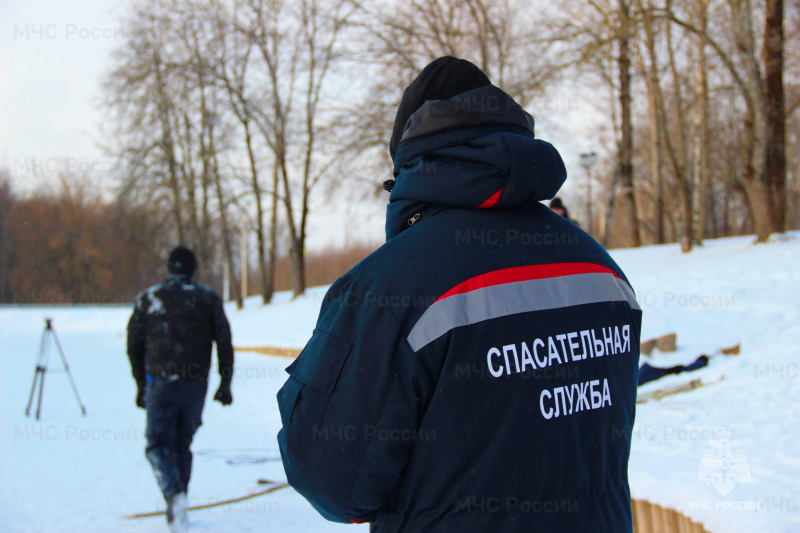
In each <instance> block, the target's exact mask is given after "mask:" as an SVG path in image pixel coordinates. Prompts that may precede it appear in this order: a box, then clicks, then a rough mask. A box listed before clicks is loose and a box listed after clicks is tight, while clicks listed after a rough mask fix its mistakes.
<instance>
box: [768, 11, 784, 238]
mask: <svg viewBox="0 0 800 533" xmlns="http://www.w3.org/2000/svg"><path fill="white" fill-rule="evenodd" d="M766 15H767V16H766V23H765V28H764V86H765V87H764V88H765V93H766V100H767V101H766V105H767V128H766V131H765V138H764V145H765V153H764V158H765V161H764V173H765V181H766V182H767V183H768V184H769V192H770V195H771V202H770V204H771V205H770V208H771V209H770V211H771V214H772V225H773V226H774V228H775V230H776V231H781V232H782V231H784V230H785V229H786V118H785V117H786V114H785V97H784V88H783V68H784V67H783V47H784V45H783V41H784V36H783V0H767V14H766Z"/></svg>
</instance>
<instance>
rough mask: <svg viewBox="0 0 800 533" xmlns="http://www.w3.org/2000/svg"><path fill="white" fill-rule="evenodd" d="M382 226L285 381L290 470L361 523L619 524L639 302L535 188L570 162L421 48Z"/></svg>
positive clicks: (496, 96)
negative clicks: (381, 236) (379, 240)
mask: <svg viewBox="0 0 800 533" xmlns="http://www.w3.org/2000/svg"><path fill="white" fill-rule="evenodd" d="M390 153H391V156H392V159H393V160H394V178H395V179H394V180H388V182H387V183H385V184H384V187H385V188H386V189H390V190H391V196H390V197H389V205H388V207H387V213H386V238H387V240H386V243H385V244H384V245H383V246H381V247H380V248H379V249H378V250H376V251H375V252H373V253H372V254H371V255H369V256H368V257H367V258H365V259H364V260H363V261H361V263H359V264H358V265H357V266H355V267H354V268H353V269H352V270H350V271H349V272H348V273H346V274H345V275H344V276H342V277H341V278H339V279H338V280H337V281H336V282H335V283H334V284H333V286H332V287H331V288H330V290H329V291H328V293H327V295H326V296H325V299H324V301H323V304H322V309H321V311H320V315H319V319H318V321H317V325H316V328H315V329H314V332H313V335H312V336H311V339H310V340H309V341H308V344H306V346H305V348H304V350H303V352H302V353H301V354H300V356H299V357H298V358H297V360H296V361H295V362H294V363H292V364H291V365H290V366H289V368H288V369H287V371H288V372H289V378H288V380H287V381H286V383H285V384H284V386H283V388H282V389H281V390H280V391H279V393H278V406H279V408H280V414H281V420H282V422H283V428H282V429H281V431H280V433H279V434H278V444H279V447H280V451H281V457H282V459H283V466H284V469H285V470H286V475H287V479H288V481H289V483H290V484H291V485H292V486H293V487H294V488H295V489H296V490H297V491H298V492H299V493H300V494H302V495H303V496H304V497H306V498H307V499H308V501H309V502H311V504H312V505H313V506H314V507H315V508H316V509H317V510H318V511H319V512H320V514H322V516H324V517H325V518H327V519H328V520H332V521H336V522H344V523H349V522H370V523H372V526H371V531H372V532H373V533H400V532H402V533H455V532H458V533H487V532H502V533H533V532H559V533H579V532H580V533H582V532H586V531H591V532H592V533H621V532H630V531H631V529H632V512H631V500H630V491H629V488H628V475H627V474H628V470H627V469H628V456H629V452H630V442H631V428H632V427H633V421H634V413H635V406H636V383H637V369H638V360H639V338H640V330H641V319H642V312H641V308H640V306H639V304H638V303H637V301H636V297H635V296H634V293H633V290H632V288H631V286H630V285H629V283H628V281H627V279H626V277H625V274H624V273H623V272H622V270H621V269H620V268H619V266H618V265H617V264H616V263H615V262H614V260H613V259H612V258H611V257H610V256H609V255H608V253H607V252H606V251H605V250H604V249H603V248H602V246H600V245H599V244H598V243H597V242H596V241H595V240H594V239H592V238H591V236H589V235H588V234H587V233H585V232H584V231H582V230H581V229H580V228H579V227H577V226H576V225H575V224H572V223H571V222H569V221H568V220H567V219H566V218H564V217H562V216H559V215H557V214H556V213H554V212H553V211H551V210H550V209H548V207H547V206H545V205H543V204H541V203H540V202H541V201H543V200H547V199H550V198H553V197H554V196H555V194H556V192H558V190H559V188H560V187H561V185H562V184H563V182H564V180H565V179H566V169H565V167H564V163H563V161H562V160H561V156H560V155H559V154H558V152H557V151H556V149H555V148H554V147H553V146H552V145H551V144H549V143H547V142H544V141H541V140H538V139H536V138H535V136H534V121H533V117H531V116H530V115H529V114H528V113H527V112H525V110H523V109H522V107H521V106H520V105H519V104H517V103H516V102H515V101H514V100H513V99H512V98H511V97H510V96H509V95H508V94H506V93H505V92H503V91H502V90H501V89H500V88H498V87H495V86H494V85H492V84H491V83H490V81H489V79H488V78H487V77H486V75H485V74H484V73H483V72H481V71H480V69H478V68H477V67H476V66H475V65H473V64H472V63H470V62H468V61H464V60H460V59H456V58H453V57H444V58H439V59H437V60H436V61H434V62H432V63H431V64H429V65H428V66H427V67H425V69H423V70H422V72H421V73H420V74H419V76H418V77H417V79H416V80H415V81H414V82H413V83H412V84H411V85H410V86H409V87H408V88H407V89H406V92H405V94H404V96H403V100H402V102H401V104H400V107H399V108H398V111H397V118H396V119H395V127H394V133H393V135H392V139H391V142H390Z"/></svg>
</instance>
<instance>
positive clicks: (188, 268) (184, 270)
mask: <svg viewBox="0 0 800 533" xmlns="http://www.w3.org/2000/svg"><path fill="white" fill-rule="evenodd" d="M196 269H197V258H196V257H195V256H194V254H193V253H192V251H191V250H190V249H188V248H187V247H186V246H176V247H175V248H173V249H172V251H171V252H170V253H169V259H167V270H169V271H170V272H171V273H172V274H186V275H188V276H191V275H192V274H194V271H195V270H196Z"/></svg>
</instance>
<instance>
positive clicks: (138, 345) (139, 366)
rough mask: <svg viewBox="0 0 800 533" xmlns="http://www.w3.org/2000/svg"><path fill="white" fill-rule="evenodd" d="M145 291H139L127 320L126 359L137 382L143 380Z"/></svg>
mask: <svg viewBox="0 0 800 533" xmlns="http://www.w3.org/2000/svg"><path fill="white" fill-rule="evenodd" d="M148 305H149V300H148V299H147V293H145V292H143V293H141V294H140V295H139V296H138V298H137V299H136V306H135V307H134V308H133V314H132V315H131V318H130V320H129V321H128V359H130V362H131V373H132V374H133V379H135V380H136V382H137V383H143V382H144V381H145V366H144V351H145V338H146V336H145V331H146V329H145V328H146V324H145V321H146V319H147V308H148Z"/></svg>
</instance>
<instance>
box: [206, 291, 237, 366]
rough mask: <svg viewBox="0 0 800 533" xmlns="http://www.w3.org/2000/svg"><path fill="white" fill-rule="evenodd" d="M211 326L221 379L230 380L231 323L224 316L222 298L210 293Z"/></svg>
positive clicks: (231, 354) (231, 355) (231, 359)
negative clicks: (211, 301)
mask: <svg viewBox="0 0 800 533" xmlns="http://www.w3.org/2000/svg"><path fill="white" fill-rule="evenodd" d="M212 297H213V300H214V301H213V303H212V312H211V314H212V316H211V321H212V328H214V342H216V343H217V358H218V360H219V375H220V376H222V379H228V380H230V379H231V378H232V377H233V344H232V340H231V325H230V324H229V323H228V318H227V317H226V316H225V308H224V307H223V306H222V299H220V297H219V296H217V295H216V294H212Z"/></svg>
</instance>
